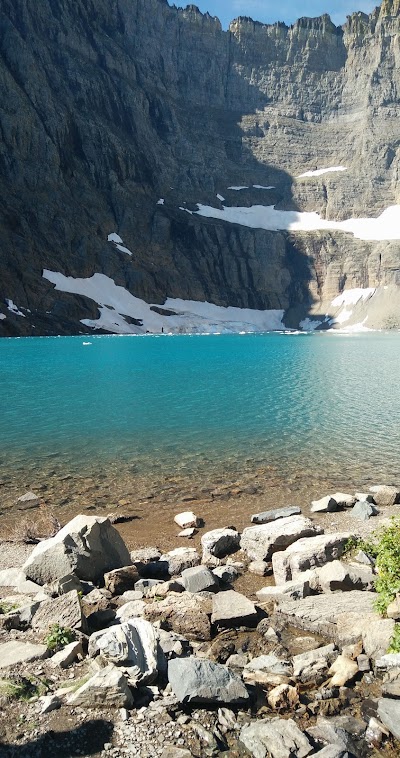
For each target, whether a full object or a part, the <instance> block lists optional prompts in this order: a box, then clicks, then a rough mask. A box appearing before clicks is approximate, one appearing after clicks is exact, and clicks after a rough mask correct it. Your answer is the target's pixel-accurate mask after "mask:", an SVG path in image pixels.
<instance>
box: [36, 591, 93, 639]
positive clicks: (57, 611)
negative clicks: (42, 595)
mask: <svg viewBox="0 0 400 758" xmlns="http://www.w3.org/2000/svg"><path fill="white" fill-rule="evenodd" d="M54 624H59V626H64V627H66V628H68V629H78V630H81V631H85V629H86V619H85V616H84V615H83V613H82V607H81V602H80V598H79V595H78V593H77V591H76V590H72V592H67V593H66V595H60V597H56V598H55V599H54V600H46V601H44V602H43V603H40V606H39V608H38V610H37V611H36V613H35V615H34V617H33V619H32V627H33V628H34V629H43V630H44V631H47V630H48V629H49V628H50V627H51V626H53V625H54Z"/></svg>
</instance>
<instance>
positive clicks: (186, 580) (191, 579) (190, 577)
mask: <svg viewBox="0 0 400 758" xmlns="http://www.w3.org/2000/svg"><path fill="white" fill-rule="evenodd" d="M182 583H183V586H184V588H185V590H186V591H187V592H193V593H196V592H204V591H208V592H216V591H217V590H218V587H219V582H218V579H217V577H216V576H214V574H213V573H212V572H211V571H210V570H209V569H208V568H206V567H205V566H193V567H192V568H188V569H185V570H184V571H182Z"/></svg>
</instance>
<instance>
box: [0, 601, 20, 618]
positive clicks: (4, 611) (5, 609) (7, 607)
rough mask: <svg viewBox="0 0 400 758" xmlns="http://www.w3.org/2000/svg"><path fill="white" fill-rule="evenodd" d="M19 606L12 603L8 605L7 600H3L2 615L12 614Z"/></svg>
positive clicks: (0, 607) (0, 606) (0, 613)
mask: <svg viewBox="0 0 400 758" xmlns="http://www.w3.org/2000/svg"><path fill="white" fill-rule="evenodd" d="M17 607H18V606H16V605H13V604H12V603H7V601H6V600H2V601H1V602H0V615H4V616H6V615H7V613H11V611H15V610H16V608H17Z"/></svg>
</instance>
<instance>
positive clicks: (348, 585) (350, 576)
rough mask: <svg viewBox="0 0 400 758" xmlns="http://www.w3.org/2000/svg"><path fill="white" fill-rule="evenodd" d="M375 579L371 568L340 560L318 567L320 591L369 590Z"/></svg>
mask: <svg viewBox="0 0 400 758" xmlns="http://www.w3.org/2000/svg"><path fill="white" fill-rule="evenodd" d="M375 579H376V576H375V574H374V572H373V571H372V568H367V567H365V568H364V567H361V566H360V567H358V566H354V565H353V566H351V565H349V564H348V563H343V562H342V561H331V562H330V563H326V564H325V566H322V568H320V569H318V581H319V585H320V587H321V590H322V592H337V591H341V592H345V591H350V590H371V589H373V586H374V581H375Z"/></svg>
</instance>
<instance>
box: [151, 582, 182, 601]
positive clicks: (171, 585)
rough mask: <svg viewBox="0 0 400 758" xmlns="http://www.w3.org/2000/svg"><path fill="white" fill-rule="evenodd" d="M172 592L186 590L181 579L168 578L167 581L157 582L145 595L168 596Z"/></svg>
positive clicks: (152, 596)
mask: <svg viewBox="0 0 400 758" xmlns="http://www.w3.org/2000/svg"><path fill="white" fill-rule="evenodd" d="M170 592H185V588H184V586H183V582H182V580H181V579H178V578H176V579H168V581H166V582H161V583H160V584H158V583H157V584H156V585H153V586H152V587H150V588H149V589H148V590H146V592H145V596H146V598H149V599H151V598H154V597H157V598H160V597H166V596H167V595H169V593H170Z"/></svg>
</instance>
